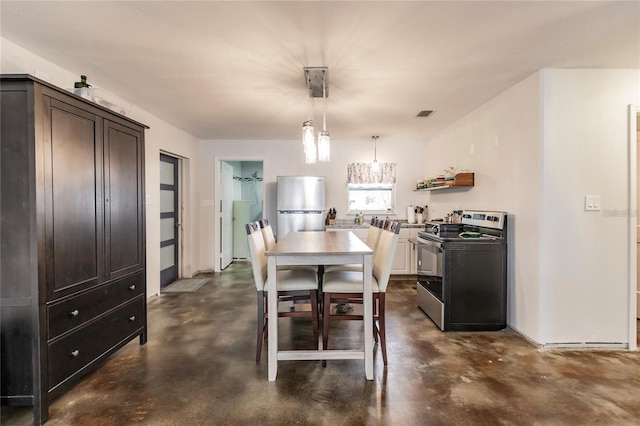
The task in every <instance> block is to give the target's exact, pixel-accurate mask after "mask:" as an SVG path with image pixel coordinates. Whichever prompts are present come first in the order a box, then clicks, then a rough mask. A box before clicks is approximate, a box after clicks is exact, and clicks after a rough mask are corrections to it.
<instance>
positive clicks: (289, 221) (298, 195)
mask: <svg viewBox="0 0 640 426" xmlns="http://www.w3.org/2000/svg"><path fill="white" fill-rule="evenodd" d="M324 182H325V180H324V176H278V178H277V185H278V186H277V202H276V211H277V215H278V220H277V223H278V228H277V236H278V238H282V237H283V236H285V235H286V234H287V233H289V232H292V231H324V220H325V218H324V212H325V204H324V200H325V196H324Z"/></svg>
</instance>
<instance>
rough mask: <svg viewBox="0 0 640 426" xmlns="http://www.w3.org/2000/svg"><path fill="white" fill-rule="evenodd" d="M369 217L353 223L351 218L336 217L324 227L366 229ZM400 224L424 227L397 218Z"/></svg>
mask: <svg viewBox="0 0 640 426" xmlns="http://www.w3.org/2000/svg"><path fill="white" fill-rule="evenodd" d="M370 222H371V219H368V220H365V222H364V223H363V224H357V223H354V222H353V220H351V219H336V224H335V225H326V229H367V228H369V226H370ZM397 222H400V223H401V224H402V226H401V228H419V229H422V228H424V223H412V224H409V223H407V221H406V220H398V221H397Z"/></svg>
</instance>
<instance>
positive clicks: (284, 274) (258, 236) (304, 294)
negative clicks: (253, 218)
mask: <svg viewBox="0 0 640 426" xmlns="http://www.w3.org/2000/svg"><path fill="white" fill-rule="evenodd" d="M245 228H246V231H247V238H248V241H249V253H250V256H251V269H252V271H253V279H254V282H255V285H256V290H257V297H258V321H257V341H256V343H257V344H256V362H260V354H261V352H262V342H263V340H264V339H265V336H266V332H267V321H268V319H269V314H268V312H267V309H266V307H267V295H268V283H269V277H268V276H267V256H266V255H265V253H266V247H265V244H264V240H263V237H262V232H261V230H260V224H259V223H258V222H251V223H248V224H246V225H245ZM276 274H277V276H276V282H277V285H278V301H279V302H294V303H295V302H296V301H301V300H309V301H310V304H311V309H310V310H309V311H296V310H292V311H290V312H278V313H277V315H274V317H276V319H277V317H311V321H312V324H313V339H314V342H315V343H314V344H315V347H316V349H317V345H318V322H319V320H318V275H317V274H316V272H315V271H312V270H309V269H292V270H279V271H277V272H276Z"/></svg>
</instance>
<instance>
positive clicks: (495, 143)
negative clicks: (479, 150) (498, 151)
mask: <svg viewBox="0 0 640 426" xmlns="http://www.w3.org/2000/svg"><path fill="white" fill-rule="evenodd" d="M498 145H500V143H499V142H498V137H497V136H494V137H493V147H494V148H497V147H498Z"/></svg>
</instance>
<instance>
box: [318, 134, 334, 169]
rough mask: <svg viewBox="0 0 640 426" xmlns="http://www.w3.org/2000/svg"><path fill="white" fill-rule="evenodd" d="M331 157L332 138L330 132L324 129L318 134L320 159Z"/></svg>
mask: <svg viewBox="0 0 640 426" xmlns="http://www.w3.org/2000/svg"><path fill="white" fill-rule="evenodd" d="M330 158H331V139H330V138H329V132H327V131H326V130H323V131H321V132H320V134H319V135H318V161H329V159H330Z"/></svg>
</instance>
